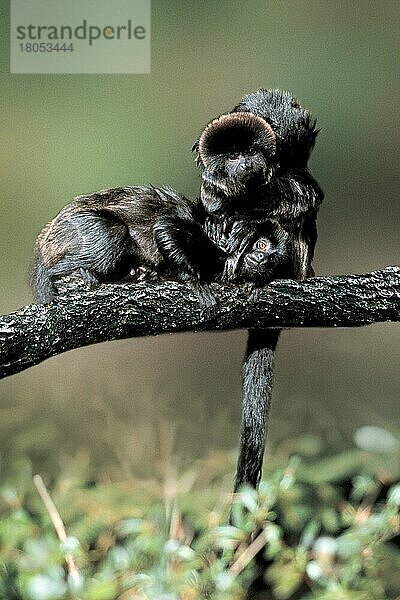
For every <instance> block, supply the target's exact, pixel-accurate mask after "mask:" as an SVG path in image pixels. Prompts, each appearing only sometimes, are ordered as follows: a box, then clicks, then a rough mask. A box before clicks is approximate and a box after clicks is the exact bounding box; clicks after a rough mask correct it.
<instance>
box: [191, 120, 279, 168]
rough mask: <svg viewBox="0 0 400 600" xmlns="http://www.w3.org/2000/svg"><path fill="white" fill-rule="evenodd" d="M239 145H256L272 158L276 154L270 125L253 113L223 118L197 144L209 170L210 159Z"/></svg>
mask: <svg viewBox="0 0 400 600" xmlns="http://www.w3.org/2000/svg"><path fill="white" fill-rule="evenodd" d="M238 144H239V145H240V146H242V147H243V146H246V147H250V146H252V145H253V144H257V145H259V146H261V147H262V148H264V149H265V151H267V152H268V153H269V155H270V156H273V155H275V153H276V137H275V133H274V131H273V129H272V127H271V125H269V123H267V122H266V121H265V120H264V119H263V118H262V117H259V116H258V115H254V114H253V113H250V112H240V113H239V112H238V113H228V114H225V115H221V116H220V117H218V118H216V119H213V120H212V121H211V122H210V123H208V125H207V126H206V127H205V129H204V131H203V133H202V134H201V136H200V138H199V142H198V152H199V157H200V160H201V162H202V163H203V165H204V166H205V167H208V166H209V162H210V160H209V159H210V158H212V157H213V156H215V155H218V154H225V153H229V151H230V150H231V149H232V148H234V147H235V146H237V145H238Z"/></svg>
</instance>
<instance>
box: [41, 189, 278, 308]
mask: <svg viewBox="0 0 400 600" xmlns="http://www.w3.org/2000/svg"><path fill="white" fill-rule="evenodd" d="M196 210H197V209H196V205H194V204H193V203H192V202H190V201H189V200H188V199H187V198H185V197H184V196H180V195H179V194H177V193H176V192H175V191H174V190H172V189H170V188H154V187H144V186H140V187H126V188H115V189H107V190H103V191H100V192H95V193H93V194H89V195H86V196H78V197H77V198H75V200H74V201H73V202H71V203H70V204H68V205H67V206H65V207H64V208H63V209H62V210H61V212H60V213H59V214H58V215H57V216H56V217H55V218H54V219H53V220H52V221H51V222H50V223H48V224H47V225H46V226H45V227H44V228H43V230H42V231H41V233H40V234H39V236H38V239H37V243H36V248H35V257H34V268H33V274H32V286H33V288H34V291H35V295H36V298H37V300H39V301H40V302H45V303H47V302H50V301H51V300H52V299H53V297H54V296H55V293H56V281H57V279H58V278H60V277H63V276H66V275H70V274H72V273H74V272H77V273H78V274H79V275H80V277H81V278H83V280H84V281H86V283H87V284H88V285H90V286H93V285H97V284H100V283H103V282H112V281H118V280H120V279H122V278H124V277H125V276H126V275H128V274H129V273H130V272H132V271H134V272H135V273H136V274H137V275H138V277H137V279H146V278H154V277H156V278H164V279H177V280H179V281H182V282H186V283H188V284H189V285H191V286H192V287H193V288H194V289H195V291H196V292H197V293H198V295H199V297H200V300H201V302H202V304H203V306H204V308H205V309H206V310H207V309H208V310H212V309H213V307H214V303H215V299H214V296H213V294H212V292H211V291H210V289H209V286H208V282H209V281H216V280H218V279H220V278H221V275H222V272H223V267H224V263H225V258H226V255H225V253H224V252H223V251H222V250H221V249H220V248H218V247H217V246H216V245H215V244H214V243H213V242H212V241H210V239H209V237H208V236H207V235H206V234H205V233H204V231H203V229H202V227H201V225H200V223H199V218H198V216H197V214H196ZM261 236H263V238H261ZM257 238H261V239H260V240H258V239H257ZM283 240H284V236H283V233H282V231H281V230H280V229H279V228H278V227H277V226H276V225H275V224H273V223H268V224H267V225H266V226H263V227H260V228H259V229H258V230H257V231H252V232H250V234H249V235H247V236H243V238H242V244H241V248H240V268H239V269H238V272H237V281H246V282H247V281H250V282H254V283H257V282H258V281H260V280H262V281H267V280H269V279H270V274H271V264H272V263H273V262H274V261H276V260H277V257H280V256H281V254H282V252H283V248H282V245H283ZM257 244H258V246H259V247H256V246H257ZM238 260H239V259H238ZM256 264H257V268H255V266H256Z"/></svg>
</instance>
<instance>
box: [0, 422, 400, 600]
mask: <svg viewBox="0 0 400 600" xmlns="http://www.w3.org/2000/svg"><path fill="white" fill-rule="evenodd" d="M366 433H368V432H366V431H364V432H362V431H361V432H360V431H359V432H358V433H357V435H356V443H357V444H358V447H354V448H353V449H352V450H351V451H346V452H343V453H341V454H337V455H336V456H331V457H329V458H326V457H324V455H323V452H322V448H323V446H322V444H321V443H320V441H319V440H318V439H317V438H312V437H310V436H304V437H302V438H299V439H298V440H294V441H292V443H291V447H290V449H288V448H287V450H286V451H285V452H282V451H281V452H279V451H277V452H275V453H273V454H271V456H269V459H268V468H267V470H266V473H265V476H264V479H263V481H262V482H261V484H260V486H259V490H258V491H257V492H256V491H254V490H253V489H250V488H244V489H243V490H242V491H241V492H240V493H239V494H237V495H235V497H233V498H232V495H230V494H228V493H227V490H229V488H230V485H231V481H230V475H229V476H228V475H227V471H229V470H230V468H231V467H232V469H233V459H232V456H229V455H226V454H225V453H219V454H212V455H210V456H209V457H208V458H207V459H204V460H202V461H199V462H198V463H196V464H195V465H193V466H192V467H191V468H190V469H188V470H186V471H184V472H182V473H181V474H180V475H178V474H177V471H176V468H175V466H174V461H173V460H172V458H171V457H170V459H169V460H167V461H166V464H167V466H166V468H165V474H164V477H163V478H162V479H152V480H151V479H147V480H135V479H129V480H125V481H110V480H109V479H106V478H101V477H99V478H98V480H97V481H93V480H91V479H90V477H89V471H88V461H87V459H86V457H85V455H83V454H78V455H77V456H76V457H75V458H73V459H70V461H69V462H64V465H63V468H62V470H61V472H60V473H59V475H58V476H57V477H55V478H54V480H52V481H50V482H49V489H50V490H51V496H52V498H53V500H54V503H55V506H56V507H57V510H58V512H59V514H60V516H61V518H62V520H63V522H64V523H65V528H66V532H67V537H66V539H65V540H63V541H62V542H60V540H59V539H58V537H57V535H56V533H55V529H54V527H53V524H52V519H51V514H50V512H48V511H47V510H46V508H45V506H44V504H43V503H42V500H41V498H40V496H39V494H38V493H37V491H36V490H35V487H34V485H33V483H32V472H31V469H30V463H29V461H28V460H25V461H21V462H20V463H19V464H17V465H15V472H14V475H8V476H7V478H5V479H6V480H3V481H2V483H1V488H0V513H1V523H0V597H1V598H6V599H8V600H13V599H14V600H19V599H21V600H22V599H23V600H56V599H70V600H73V599H74V600H78V599H81V600H114V599H115V600H117V599H118V600H147V599H149V600H197V599H203V598H204V599H207V598H209V599H218V600H225V599H226V600H228V599H232V600H235V599H238V600H239V599H244V598H245V597H246V591H245V590H248V589H249V586H252V590H253V591H252V593H253V594H254V595H253V596H252V597H254V598H259V599H260V600H261V599H264V600H267V599H269V600H290V599H293V600H294V599H295V598H296V599H303V600H311V599H318V600H330V599H332V600H341V599H343V600H380V599H381V600H391V599H392V600H395V599H396V598H398V595H399V594H400V513H399V509H400V483H399V481H400V451H399V443H398V440H397V438H394V437H393V436H392V435H391V434H388V432H386V431H385V430H383V429H381V428H378V427H375V428H374V430H373V433H374V435H373V437H371V445H370V447H368V439H367V436H366ZM360 439H361V440H362V444H359V440H360ZM378 440H380V443H378ZM389 440H390V441H391V444H389V443H388V442H389ZM395 442H396V443H395ZM389 446H390V448H389ZM229 515H230V518H229ZM68 557H70V559H71V557H72V560H73V561H74V563H75V565H76V567H77V569H76V571H73V570H71V568H70V567H68V566H67V565H68V564H70V563H68Z"/></svg>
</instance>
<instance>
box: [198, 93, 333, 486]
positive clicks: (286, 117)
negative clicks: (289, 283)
mask: <svg viewBox="0 0 400 600" xmlns="http://www.w3.org/2000/svg"><path fill="white" fill-rule="evenodd" d="M315 124H316V123H315V121H314V120H312V119H311V117H310V115H309V113H308V111H306V110H304V109H302V108H301V106H300V105H299V103H298V102H297V100H296V99H295V98H294V97H293V96H292V95H291V94H290V93H288V92H281V91H279V90H258V91H257V92H255V93H253V94H248V95H247V96H244V97H243V98H242V100H241V101H240V102H239V104H238V105H236V106H235V107H234V109H233V110H232V111H231V112H230V113H228V114H226V115H222V116H221V117H219V118H218V119H214V120H213V121H211V122H210V123H209V124H208V125H207V126H206V128H205V129H204V130H203V132H202V134H201V136H200V138H199V140H198V141H197V142H196V144H195V145H194V147H193V149H194V150H196V151H197V153H198V157H197V164H198V165H199V167H200V170H201V175H202V186H201V195H200V204H201V206H202V208H203V211H204V213H203V217H202V218H203V226H204V229H205V231H206V232H207V234H208V235H209V237H210V239H212V240H213V241H214V242H215V243H216V244H218V245H219V246H220V247H221V248H222V249H224V251H225V252H227V254H228V257H227V261H226V263H225V269H224V278H225V279H226V280H235V278H236V277H237V276H238V273H239V271H238V270H239V269H240V265H241V262H240V256H241V247H242V244H243V243H245V240H246V239H247V237H248V235H249V233H251V232H252V231H254V232H255V231H256V230H257V227H258V226H260V224H262V223H263V222H266V221H267V220H272V221H274V222H275V223H277V224H278V225H279V227H280V228H281V229H282V230H283V232H285V235H286V240H285V247H286V258H285V261H286V266H285V272H286V276H290V277H294V278H296V279H304V278H305V277H309V276H311V275H313V270H312V266H311V262H312V258H313V255H314V246H315V242H316V239H317V230H316V215H317V212H318V209H319V207H320V204H321V202H322V199H323V194H322V191H321V189H320V187H319V186H318V184H317V182H316V181H315V179H314V178H313V177H312V176H311V174H310V173H309V171H308V169H307V161H308V158H309V155H310V153H311V150H312V148H313V146H314V143H315V138H316V135H317V133H318V132H317V130H316V127H315ZM280 268H281V263H279V262H278V264H277V265H276V271H275V273H272V274H271V277H270V279H272V278H274V277H276V276H281V275H280V271H279V269H280ZM247 275H250V276H251V277H253V278H254V271H253V272H252V273H249V272H247V273H246V272H244V273H243V274H242V275H241V276H240V278H241V280H244V278H245V277H246V276H247ZM279 333H280V332H279V329H269V330H260V331H258V330H250V331H249V337H248V344H247V351H246V356H245V359H244V363H243V371H242V372H243V406H242V424H241V434H240V450H239V459H238V465H237V472H236V481H235V490H237V489H238V488H239V487H240V486H241V485H243V484H244V483H246V484H249V485H252V486H253V487H256V485H257V483H258V481H259V479H260V475H261V468H262V462H263V454H264V445H265V434H266V430H267V422H268V414H269V408H270V402H271V392H272V379H273V362H274V355H275V348H276V345H277V342H278V339H279Z"/></svg>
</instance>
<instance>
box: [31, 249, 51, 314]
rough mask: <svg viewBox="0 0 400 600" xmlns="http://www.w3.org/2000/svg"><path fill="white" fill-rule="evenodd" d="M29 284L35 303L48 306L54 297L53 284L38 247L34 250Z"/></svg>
mask: <svg viewBox="0 0 400 600" xmlns="http://www.w3.org/2000/svg"><path fill="white" fill-rule="evenodd" d="M30 284H31V287H32V290H33V293H34V296H35V300H36V301H37V302H41V303H43V304H48V303H49V302H50V301H51V300H52V298H53V296H54V288H53V282H52V279H51V277H50V273H49V269H48V268H47V267H46V265H45V264H44V261H43V257H42V255H41V252H40V249H39V248H38V246H36V248H35V252H34V257H33V261H32V267H31V278H30Z"/></svg>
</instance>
